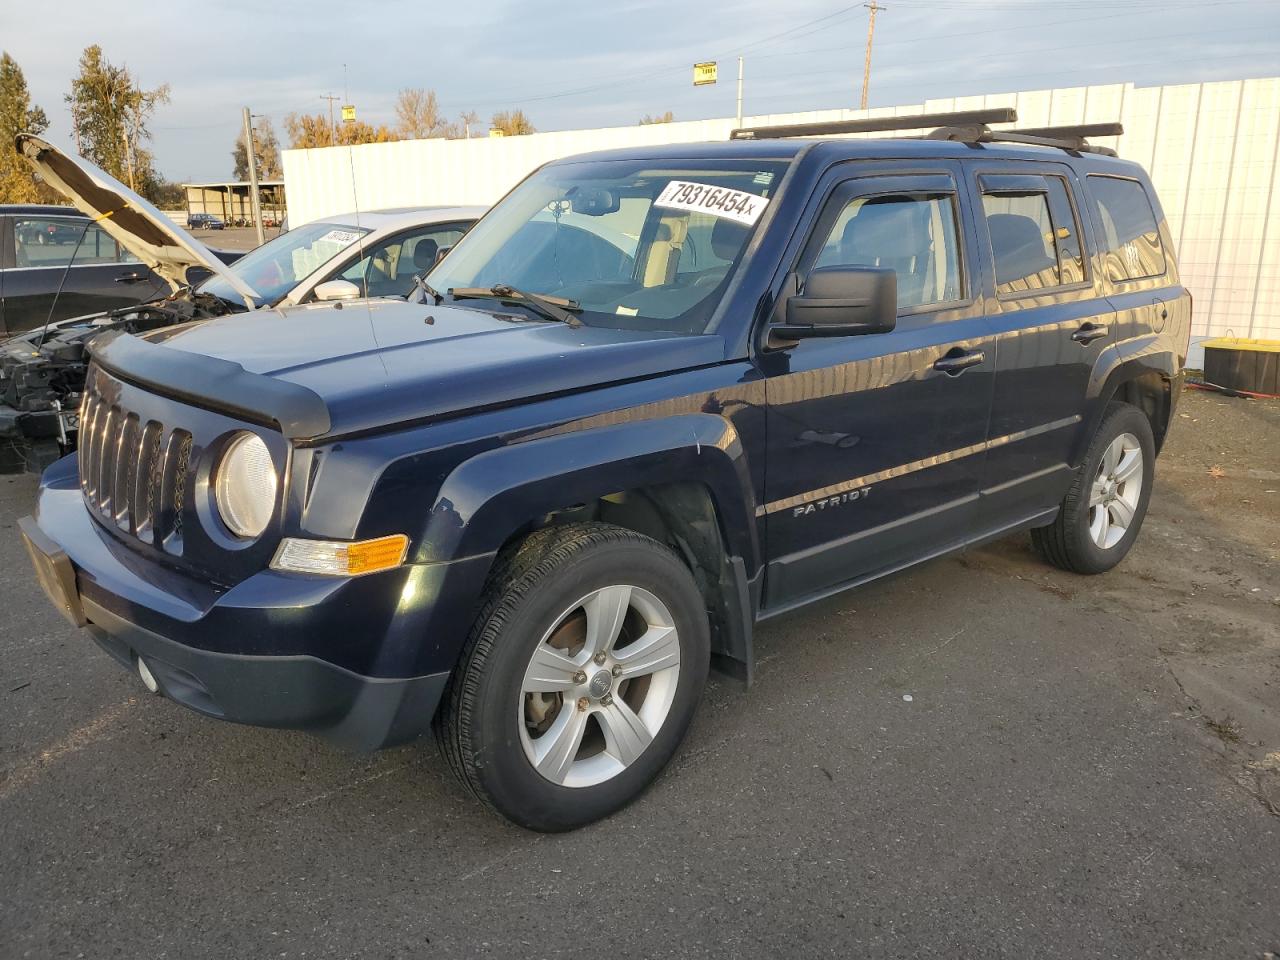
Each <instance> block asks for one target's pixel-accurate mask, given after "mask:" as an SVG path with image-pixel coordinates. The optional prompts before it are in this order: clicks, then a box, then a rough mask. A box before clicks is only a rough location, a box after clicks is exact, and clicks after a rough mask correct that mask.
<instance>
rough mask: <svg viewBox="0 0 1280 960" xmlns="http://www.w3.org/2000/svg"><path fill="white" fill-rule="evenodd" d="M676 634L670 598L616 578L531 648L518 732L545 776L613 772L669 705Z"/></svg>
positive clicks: (645, 740) (675, 675)
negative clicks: (664, 599)
mask: <svg viewBox="0 0 1280 960" xmlns="http://www.w3.org/2000/svg"><path fill="white" fill-rule="evenodd" d="M679 676H680V638H679V636H678V634H677V631H676V627H675V622H674V620H673V618H672V616H671V612H670V611H669V610H668V609H667V607H666V605H665V604H663V603H662V601H661V600H659V599H658V598H657V597H656V596H654V595H653V594H652V593H650V592H649V591H647V590H644V589H641V588H640V587H635V586H626V585H614V586H607V587H603V588H601V589H599V590H595V591H593V592H592V593H590V594H588V595H587V596H585V597H583V598H582V599H581V600H579V601H578V602H576V603H575V604H573V605H572V606H571V607H570V608H569V609H567V610H565V611H564V612H563V613H562V614H561V615H560V616H559V617H558V618H556V621H555V623H554V625H553V626H552V627H551V629H550V630H548V631H547V633H546V635H545V636H543V638H542V640H541V641H540V642H539V644H538V645H537V647H535V648H534V652H533V656H532V657H531V658H530V661H529V665H528V668H527V669H526V670H525V674H524V680H523V682H522V684H521V693H520V708H519V709H520V725H519V729H520V739H521V745H522V746H523V747H524V752H525V756H526V757H527V758H528V759H529V762H530V763H531V764H532V765H533V767H534V769H536V770H537V771H538V773H540V774H541V775H542V776H543V777H545V778H546V779H548V780H550V781H551V782H552V783H555V784H559V785H561V786H566V787H586V786H593V785H595V784H598V783H602V782H604V781H605V780H609V779H611V778H612V777H615V776H617V775H618V774H619V773H621V772H622V771H623V770H625V769H626V768H627V767H628V766H630V765H631V764H632V763H634V762H635V760H636V759H637V758H639V756H640V755H641V754H642V753H643V752H644V751H645V749H646V748H647V747H648V746H649V744H650V743H651V742H652V740H653V738H654V736H655V735H656V734H657V733H658V731H659V729H660V728H661V727H662V724H663V722H664V721H665V720H666V718H667V714H668V713H669V712H670V710H671V704H672V701H673V700H674V698H675V693H676V684H677V682H678V681H679Z"/></svg>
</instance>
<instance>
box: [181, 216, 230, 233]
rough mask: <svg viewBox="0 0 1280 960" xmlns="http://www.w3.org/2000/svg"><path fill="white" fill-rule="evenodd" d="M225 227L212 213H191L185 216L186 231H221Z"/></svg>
mask: <svg viewBox="0 0 1280 960" xmlns="http://www.w3.org/2000/svg"><path fill="white" fill-rule="evenodd" d="M225 226H226V223H224V222H223V221H222V220H221V219H220V218H218V217H215V216H214V215H213V214H212V213H192V214H188V216H187V229H188V230H221V229H222V228H223V227H225Z"/></svg>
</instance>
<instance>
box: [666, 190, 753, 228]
mask: <svg viewBox="0 0 1280 960" xmlns="http://www.w3.org/2000/svg"><path fill="white" fill-rule="evenodd" d="M653 205H654V206H655V207H672V208H674V209H676V210H693V211H696V212H698V213H708V214H710V215H711V216H713V217H725V218H727V219H729V220H736V221H738V223H743V224H746V225H747V226H751V225H752V224H753V223H755V222H756V221H757V220H759V219H760V214H762V213H764V208H765V207H767V206H768V205H769V201H768V200H766V199H765V198H764V197H761V196H757V195H756V194H754V193H747V192H746V191H745V190H734V189H732V188H730V187H713V186H710V185H709V184H706V183H690V182H689V181H687V180H672V181H671V182H670V183H668V184H667V186H666V189H664V190H663V191H662V193H660V194H658V199H657V200H655V201H653Z"/></svg>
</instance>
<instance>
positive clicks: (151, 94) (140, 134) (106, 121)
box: [64, 44, 169, 196]
mask: <svg viewBox="0 0 1280 960" xmlns="http://www.w3.org/2000/svg"><path fill="white" fill-rule="evenodd" d="M64 99H65V100H66V102H67V104H68V105H69V106H70V107H71V118H72V120H71V122H72V125H73V128H74V129H73V132H74V137H75V142H76V149H77V151H78V152H79V153H80V155H81V156H83V157H85V158H86V159H88V160H89V161H90V162H92V163H96V164H97V165H98V166H99V167H101V168H102V169H103V170H105V171H107V173H109V174H111V175H112V176H113V177H115V178H116V179H117V180H120V181H121V182H123V183H127V184H129V185H130V186H131V187H132V188H133V189H135V190H137V191H138V192H139V193H141V194H142V195H143V196H151V195H152V194H154V192H155V190H156V189H157V187H158V185H159V183H160V178H159V177H158V176H157V174H156V171H155V165H154V162H153V159H152V154H151V151H150V150H148V149H146V148H145V147H144V146H142V144H143V143H144V142H145V141H148V140H150V139H151V134H150V132H148V130H147V121H148V120H150V118H151V114H152V113H154V112H155V109H156V107H157V106H159V105H160V104H162V103H168V102H169V85H168V84H162V85H160V86H159V87H156V88H155V89H154V90H144V89H142V87H140V86H138V84H137V83H136V82H135V81H134V79H133V76H132V75H131V74H130V73H129V70H128V68H127V67H124V66H119V67H117V66H114V65H113V64H111V63H110V62H109V61H108V60H107V59H106V58H105V57H103V55H102V48H101V47H99V46H98V45H97V44H94V45H93V46H90V47H85V50H84V53H83V54H81V56H80V73H79V75H78V76H76V78H75V79H74V80H72V81H71V92H70V93H69V94H67V95H66V97H65V98H64Z"/></svg>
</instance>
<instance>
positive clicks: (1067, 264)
mask: <svg viewBox="0 0 1280 960" xmlns="http://www.w3.org/2000/svg"><path fill="white" fill-rule="evenodd" d="M1045 182H1046V183H1048V185H1049V213H1050V215H1051V216H1052V218H1053V237H1054V243H1055V245H1056V246H1057V248H1058V269H1059V270H1060V271H1061V272H1062V282H1063V283H1079V282H1080V281H1082V280H1084V279H1085V277H1086V273H1085V268H1084V254H1083V252H1082V246H1083V245H1082V242H1081V240H1080V221H1079V220H1078V219H1077V218H1076V211H1075V207H1074V206H1073V205H1072V203H1071V196H1070V194H1069V192H1068V191H1067V182H1066V181H1065V180H1063V179H1062V178H1061V177H1046V178H1045Z"/></svg>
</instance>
